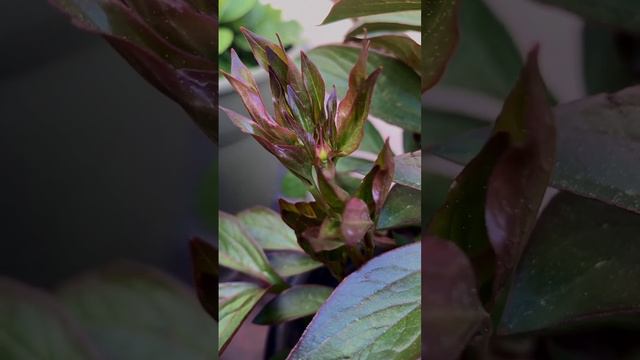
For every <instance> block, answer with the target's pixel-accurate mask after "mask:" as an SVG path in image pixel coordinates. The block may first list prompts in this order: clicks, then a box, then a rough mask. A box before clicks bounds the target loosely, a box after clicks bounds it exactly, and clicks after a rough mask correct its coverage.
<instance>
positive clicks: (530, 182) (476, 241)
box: [430, 51, 556, 299]
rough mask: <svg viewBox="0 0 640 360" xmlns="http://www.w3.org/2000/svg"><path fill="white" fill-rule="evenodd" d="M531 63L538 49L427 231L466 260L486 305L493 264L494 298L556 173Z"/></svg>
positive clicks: (549, 121)
mask: <svg viewBox="0 0 640 360" xmlns="http://www.w3.org/2000/svg"><path fill="white" fill-rule="evenodd" d="M536 57H537V51H533V52H532V53H531V54H530V55H529V61H528V62H527V65H526V67H525V68H524V69H523V71H522V74H521V76H520V79H519V80H518V83H517V84H516V86H515V87H514V89H513V90H512V92H511V94H510V95H509V97H508V98H507V100H506V101H505V104H504V107H503V109H502V112H501V114H500V116H499V117H498V119H497V121H496V123H495V126H494V130H493V134H494V135H493V136H492V138H491V139H490V140H489V142H488V143H487V144H486V145H485V146H484V148H483V149H482V150H481V152H480V154H479V155H478V156H476V157H475V158H474V159H473V160H472V161H471V162H470V163H469V165H467V166H466V167H465V169H464V170H463V171H462V173H461V174H460V175H459V176H458V177H457V178H456V180H455V182H454V184H453V185H452V189H451V191H450V193H449V195H448V198H447V202H446V204H445V206H444V207H443V208H441V209H440V210H439V211H438V213H437V214H436V215H435V217H434V219H433V221H432V224H431V226H430V231H432V233H433V234H435V235H437V236H439V237H441V238H444V239H449V240H452V241H454V242H456V243H457V244H458V246H460V248H461V249H463V250H464V251H465V252H466V253H467V255H469V257H470V258H471V261H472V263H473V265H474V267H475V269H476V271H477V272H478V279H479V284H480V287H481V291H483V299H486V298H485V297H484V296H488V293H485V291H488V288H484V286H485V285H488V283H486V281H488V280H489V279H491V278H493V274H492V273H493V270H492V269H493V268H494V266H495V271H496V272H495V275H496V276H495V278H494V283H493V294H497V293H498V292H499V291H501V290H502V288H503V286H504V284H505V282H506V281H507V279H508V277H509V275H510V274H511V272H512V270H513V266H514V265H515V264H516V263H517V260H518V258H519V256H520V254H521V252H522V249H523V247H524V246H525V245H526V242H527V240H528V237H529V235H530V232H531V230H532V229H533V225H534V224H535V219H536V215H537V212H538V208H539V206H540V203H541V201H542V197H543V195H544V192H545V190H546V188H547V185H548V183H549V178H550V173H551V170H552V169H553V164H554V155H555V143H556V142H555V128H554V121H553V116H552V114H551V109H550V105H549V103H548V100H547V92H546V89H545V86H544V83H543V82H542V78H541V77H540V74H539V70H538V65H537V58H536ZM494 256H495V257H496V258H495V260H496V261H495V263H494V260H493V258H494Z"/></svg>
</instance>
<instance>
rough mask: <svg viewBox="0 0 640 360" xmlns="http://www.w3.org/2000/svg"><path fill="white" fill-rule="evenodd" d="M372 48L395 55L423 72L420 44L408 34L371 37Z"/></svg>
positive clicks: (419, 71) (418, 71)
mask: <svg viewBox="0 0 640 360" xmlns="http://www.w3.org/2000/svg"><path fill="white" fill-rule="evenodd" d="M369 41H370V42H371V48H372V49H376V50H378V51H380V52H382V53H384V54H386V55H389V56H391V57H394V58H396V59H398V60H400V61H402V62H403V63H405V64H406V65H407V66H409V67H411V68H412V69H413V70H414V71H415V72H417V73H418V74H420V73H421V72H422V62H421V59H420V57H421V53H420V45H419V44H418V43H416V42H415V41H414V40H413V39H412V38H410V37H409V36H407V35H404V34H401V35H397V34H390V35H381V36H374V37H370V38H369Z"/></svg>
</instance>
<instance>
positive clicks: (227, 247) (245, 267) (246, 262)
mask: <svg viewBox="0 0 640 360" xmlns="http://www.w3.org/2000/svg"><path fill="white" fill-rule="evenodd" d="M218 243H219V246H220V248H219V251H220V253H219V257H218V259H219V262H220V265H222V266H226V267H228V268H231V269H234V270H237V271H240V272H243V273H246V274H248V275H251V276H254V277H256V278H258V279H262V280H264V281H266V282H268V283H270V284H272V285H273V284H278V283H282V279H280V277H279V276H278V274H276V273H275V271H273V269H272V268H271V266H270V265H269V262H268V261H267V258H266V256H265V255H264V252H263V251H262V249H260V247H259V246H258V245H257V243H256V241H255V240H254V239H253V238H252V237H251V235H250V234H249V232H248V230H247V229H246V228H245V227H244V226H243V225H242V224H241V223H240V221H239V220H238V219H236V218H235V217H233V216H231V215H229V214H226V213H224V212H220V213H219V215H218Z"/></svg>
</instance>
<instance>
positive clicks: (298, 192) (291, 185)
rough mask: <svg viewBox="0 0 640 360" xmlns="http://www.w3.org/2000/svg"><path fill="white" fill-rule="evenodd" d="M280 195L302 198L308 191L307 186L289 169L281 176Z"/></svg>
mask: <svg viewBox="0 0 640 360" xmlns="http://www.w3.org/2000/svg"><path fill="white" fill-rule="evenodd" d="M281 191H282V195H283V196H285V197H288V198H294V199H304V198H305V197H306V196H307V193H308V192H309V188H308V186H307V185H306V184H305V183H303V182H302V180H300V179H299V178H298V177H297V176H295V175H293V173H292V172H291V171H288V170H287V172H286V173H285V174H284V177H283V178H282V188H281Z"/></svg>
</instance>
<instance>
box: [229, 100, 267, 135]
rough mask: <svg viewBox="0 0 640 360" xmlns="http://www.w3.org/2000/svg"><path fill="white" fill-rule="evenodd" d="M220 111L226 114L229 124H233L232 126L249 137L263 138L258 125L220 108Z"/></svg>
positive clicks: (233, 112)
mask: <svg viewBox="0 0 640 360" xmlns="http://www.w3.org/2000/svg"><path fill="white" fill-rule="evenodd" d="M220 110H222V111H224V113H225V114H227V117H229V119H230V120H231V122H233V124H234V125H235V126H236V127H238V129H240V131H242V132H244V133H247V134H250V135H256V136H261V137H262V136H264V134H263V133H262V132H261V131H260V127H259V125H257V124H256V123H255V122H254V121H253V120H251V119H249V118H247V117H245V116H243V115H240V114H238V113H237V112H235V111H233V110H231V109H227V108H225V107H222V106H220Z"/></svg>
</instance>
